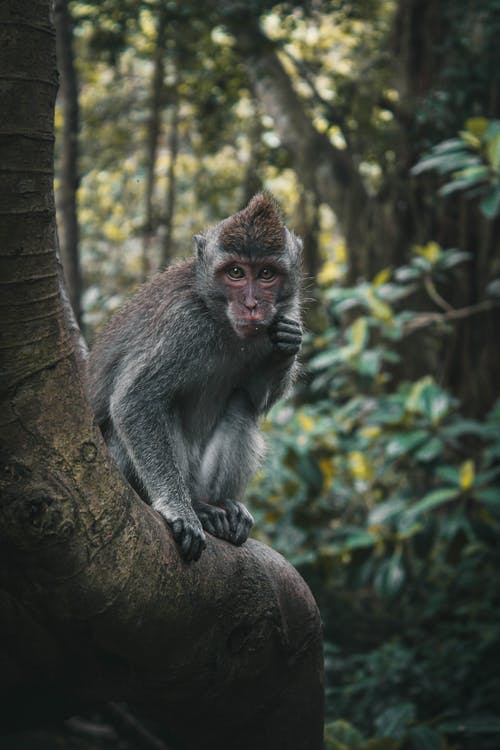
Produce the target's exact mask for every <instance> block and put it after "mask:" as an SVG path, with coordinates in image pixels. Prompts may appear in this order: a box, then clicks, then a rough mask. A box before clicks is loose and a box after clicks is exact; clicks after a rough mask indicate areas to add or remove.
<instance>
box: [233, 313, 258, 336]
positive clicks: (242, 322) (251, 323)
mask: <svg viewBox="0 0 500 750" xmlns="http://www.w3.org/2000/svg"><path fill="white" fill-rule="evenodd" d="M233 325H234V328H235V330H236V333H237V334H238V335H239V336H255V335H256V334H257V333H261V332H262V331H263V330H264V329H265V327H266V325H265V321H264V319H263V318H261V317H259V318H257V317H251V318H238V319H237V320H235V321H233Z"/></svg>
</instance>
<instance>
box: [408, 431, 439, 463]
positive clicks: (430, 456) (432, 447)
mask: <svg viewBox="0 0 500 750" xmlns="http://www.w3.org/2000/svg"><path fill="white" fill-rule="evenodd" d="M443 448H444V444H443V441H442V440H440V439H439V438H438V437H431V439H430V440H428V441H427V442H426V443H424V445H422V447H421V448H419V449H418V451H417V452H416V453H415V458H416V460H417V461H423V462H424V463H425V462H427V461H433V460H434V459H435V458H437V457H438V456H440V455H441V453H442V452H443Z"/></svg>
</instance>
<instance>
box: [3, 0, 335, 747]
mask: <svg viewBox="0 0 500 750" xmlns="http://www.w3.org/2000/svg"><path fill="white" fill-rule="evenodd" d="M51 8H52V3H51V0H36V2H34V0H16V2H10V3H0V90H1V92H2V102H3V104H4V110H3V112H4V117H3V119H2V121H1V122H0V165H1V169H0V216H1V221H0V285H1V287H0V291H1V294H0V306H1V307H2V328H1V330H0V353H1V355H2V361H1V381H0V384H1V390H0V396H1V404H0V664H1V679H0V731H1V732H2V733H5V732H7V731H15V730H16V729H24V730H26V729H27V728H28V727H34V728H36V727H37V726H39V725H41V724H43V725H44V726H47V725H49V726H50V725H57V722H58V721H59V722H60V721H62V720H63V719H64V718H67V717H68V716H71V715H72V714H74V713H77V712H79V711H82V710H85V708H86V707H88V706H89V705H91V706H92V707H98V706H99V705H100V704H103V703H107V702H109V701H119V702H120V701H125V702H127V703H128V704H129V705H130V706H131V707H133V708H134V711H135V710H137V711H139V712H141V711H142V712H144V713H145V714H146V715H147V716H149V717H150V718H151V719H152V720H153V721H154V722H155V725H156V727H157V728H158V732H159V733H160V735H163V734H165V735H168V734H169V735H171V736H173V737H175V738H176V740H177V745H175V746H176V747H178V748H183V749H184V750H194V748H200V747H207V748H212V747H213V748H215V747H217V748H219V750H233V749H234V747H235V746H237V747H238V750H255V749H256V748H259V749H260V750H275V748H282V750H320V749H321V747H322V715H323V702H322V697H323V693H322V649H321V628H320V621H319V615H318V611H317V609H316V606H315V604H314V601H313V599H312V596H311V594H310V592H309V590H308V589H307V587H306V585H305V583H304V582H303V581H302V579H301V578H300V576H299V575H298V574H297V573H296V571H295V570H294V569H293V568H292V567H291V566H290V565H289V564H288V563H287V562H286V561H285V560H284V559H283V558H282V557H281V556H280V555H278V554H276V553H275V552H273V551H272V550H270V549H269V548H267V547H265V546H264V545H262V544H259V543H257V542H254V541H249V542H247V543H245V544H244V545H243V546H242V547H235V546H232V545H230V544H227V543H225V542H222V541H220V540H216V539H213V538H211V537H210V538H209V539H208V544H207V549H206V550H205V551H204V553H203V556H202V558H201V560H200V562H199V563H193V564H186V563H184V562H183V561H182V560H181V558H180V556H179V553H178V550H177V548H176V545H175V543H174V542H173V539H172V536H171V534H170V532H169V531H168V530H167V528H166V526H165V524H164V523H163V521H162V520H161V519H160V517H159V516H158V514H156V513H155V512H154V511H153V510H152V509H151V508H149V507H148V506H147V505H145V504H144V503H143V502H141V501H140V500H139V499H138V498H137V496H136V495H135V494H134V493H133V491H132V490H131V488H130V487H128V486H127V485H126V484H125V482H124V481H123V478H122V477H121V475H120V473H119V471H118V469H117V468H116V467H115V466H114V465H113V464H112V462H111V461H110V458H109V455H108V453H107V451H106V448H105V446H104V444H103V441H102V438H101V436H100V434H99V432H98V430H97V428H96V425H95V421H94V419H93V417H92V415H91V414H90V412H89V410H88V407H87V404H86V402H85V399H84V396H83V391H82V386H81V381H80V373H79V370H78V361H77V359H78V357H77V356H76V354H75V337H74V335H72V333H71V332H70V331H69V330H68V328H67V326H66V317H67V316H66V314H65V308H64V306H63V302H62V298H61V296H60V294H59V289H58V283H59V273H58V269H57V260H56V252H55V237H56V234H55V208H54V196H53V147H54V129H53V115H54V101H55V96H56V90H57V74H56V56H55V38H54V37H55V32H54V27H53V25H52V18H51ZM11 739H12V738H11ZM12 741H13V742H14V743H15V739H14V740H12ZM55 744H56V743H55V742H52V743H51V744H50V743H48V742H47V744H46V746H50V747H54V746H55ZM0 746H2V747H3V743H2V739H1V738H0ZM21 746H23V745H22V744H21V743H20V744H18V745H17V747H21ZM24 746H28V747H30V746H31V745H30V744H27V745H24Z"/></svg>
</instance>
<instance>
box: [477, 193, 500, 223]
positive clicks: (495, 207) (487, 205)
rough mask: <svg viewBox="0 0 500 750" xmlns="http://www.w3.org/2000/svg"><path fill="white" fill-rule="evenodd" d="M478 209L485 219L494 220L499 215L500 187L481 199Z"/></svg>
mask: <svg viewBox="0 0 500 750" xmlns="http://www.w3.org/2000/svg"><path fill="white" fill-rule="evenodd" d="M480 208H481V211H482V212H483V214H484V215H485V216H486V218H487V219H494V218H496V217H497V216H498V215H499V214H500V185H498V186H496V187H495V188H494V189H493V190H492V191H491V192H490V193H489V194H488V195H487V196H486V198H483V200H482V201H481V203H480Z"/></svg>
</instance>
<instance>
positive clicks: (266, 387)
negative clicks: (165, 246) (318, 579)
mask: <svg viewBox="0 0 500 750" xmlns="http://www.w3.org/2000/svg"><path fill="white" fill-rule="evenodd" d="M213 235H215V236H216V235H217V230H212V233H211V234H210V240H209V241H207V240H206V239H203V240H200V239H198V241H197V245H198V254H197V258H196V259H194V258H193V259H191V260H188V261H184V262H182V263H179V264H176V265H174V266H171V267H170V268H168V269H167V270H166V271H164V272H163V273H162V274H160V275H159V276H157V277H156V278H155V279H153V280H152V281H151V282H149V283H148V284H145V285H144V286H143V287H142V288H141V289H140V290H139V292H138V294H137V295H136V296H135V297H134V298H133V299H132V300H131V301H130V302H129V303H128V305H126V306H125V307H124V308H123V309H122V310H121V311H120V312H119V313H118V314H117V315H116V316H115V317H114V318H113V319H112V321H111V323H110V324H109V326H108V327H107V329H105V331H104V332H103V333H102V334H101V336H100V337H99V338H98V339H97V342H96V344H95V346H94V348H93V350H92V353H91V355H90V359H89V365H88V371H87V392H88V397H89V400H90V402H91V405H92V407H93V409H94V412H95V415H96V418H97V421H98V423H99V425H100V426H101V429H102V431H103V434H104V436H105V439H106V441H107V443H108V445H109V449H110V451H111V453H112V455H113V458H114V459H115V461H116V462H117V464H118V465H119V466H120V468H121V469H122V471H123V473H124V474H125V476H126V477H127V479H128V480H129V481H130V483H131V484H132V485H133V486H134V488H135V489H136V490H137V492H138V493H139V494H140V495H141V496H142V497H143V499H145V500H146V501H147V502H149V503H151V504H152V505H153V507H154V508H155V509H156V510H158V511H159V512H160V513H161V514H162V516H163V517H164V518H165V519H166V521H167V523H168V524H169V525H170V526H171V527H172V530H173V532H174V537H175V538H176V541H177V542H178V543H179V545H180V547H181V551H182V553H183V555H184V557H186V559H197V558H198V557H199V555H200V554H201V552H202V549H203V547H204V546H205V536H204V532H203V529H202V524H203V525H204V527H205V529H206V530H208V531H210V533H216V535H217V536H221V537H222V538H225V539H228V540H229V541H232V542H233V543H241V542H242V541H244V540H245V539H246V537H247V536H248V533H249V531H250V528H251V524H252V520H251V516H250V514H249V513H248V511H246V509H245V508H244V506H242V505H241V504H240V503H239V501H240V500H241V498H242V497H243V494H244V491H245V487H246V485H247V483H248V481H249V479H250V478H251V476H252V475H253V473H254V472H255V470H256V468H257V467H258V465H259V462H260V459H261V457H262V454H263V441H262V437H261V435H260V432H259V430H258V425H257V419H258V417H259V415H261V414H263V413H264V412H265V411H267V409H269V407H270V406H271V405H272V404H273V403H274V402H275V401H276V400H277V399H278V398H280V397H281V396H282V395H283V394H284V393H285V392H286V390H287V389H288V387H289V386H290V384H291V382H292V381H293V377H294V373H295V371H296V363H295V360H296V357H295V353H293V354H291V355H290V354H288V352H287V348H286V347H287V342H288V339H287V324H286V323H284V324H283V323H282V322H281V321H282V319H283V318H287V319H289V318H292V321H291V329H290V327H288V328H289V330H292V334H289V330H288V334H289V336H288V338H290V337H291V339H294V336H295V339H294V340H295V345H294V346H295V348H294V349H293V351H294V352H295V351H296V350H297V349H298V344H297V340H298V341H299V343H300V316H299V303H298V287H299V279H300V271H299V259H300V243H299V240H297V238H295V237H294V236H293V235H292V234H291V233H290V232H288V230H287V234H286V235H285V237H286V240H285V247H284V248H283V258H282V259H281V263H282V265H286V267H287V272H286V281H285V283H284V284H283V286H282V289H281V292H282V293H281V296H280V297H279V298H278V299H277V301H276V311H275V315H274V320H273V323H272V325H271V326H269V328H263V329H262V331H260V332H259V333H258V334H256V335H254V336H251V337H249V338H239V337H238V336H237V334H236V333H235V331H234V330H233V328H232V327H231V325H230V323H229V320H228V317H227V315H226V314H225V304H224V301H223V300H221V298H220V295H219V296H217V294H216V292H215V289H214V285H213V283H211V279H212V278H213V269H214V268H215V266H216V265H217V263H218V262H219V261H220V257H219V256H220V250H219V248H218V247H217V244H216V242H215V241H214V239H213ZM294 332H295V333H294ZM297 337H298V338H297ZM193 503H194V507H193ZM206 504H209V507H207V505H206ZM210 506H217V511H216V512H215V511H214V513H211V510H210Z"/></svg>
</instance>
